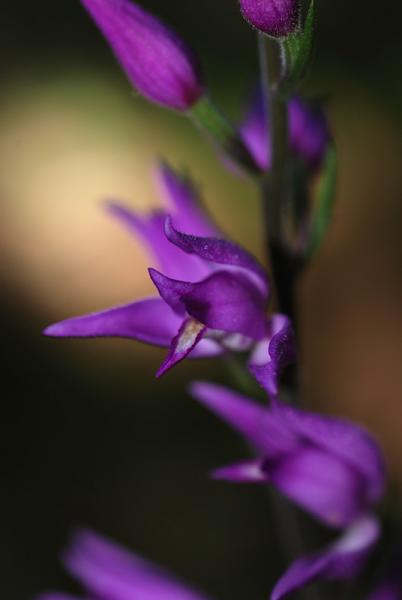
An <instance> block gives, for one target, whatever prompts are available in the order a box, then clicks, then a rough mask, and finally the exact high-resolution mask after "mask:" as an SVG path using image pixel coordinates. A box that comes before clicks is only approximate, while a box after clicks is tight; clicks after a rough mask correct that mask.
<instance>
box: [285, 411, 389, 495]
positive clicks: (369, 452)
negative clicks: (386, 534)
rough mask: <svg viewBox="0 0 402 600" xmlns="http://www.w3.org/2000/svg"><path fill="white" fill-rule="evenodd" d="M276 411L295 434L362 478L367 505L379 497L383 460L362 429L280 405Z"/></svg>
mask: <svg viewBox="0 0 402 600" xmlns="http://www.w3.org/2000/svg"><path fill="white" fill-rule="evenodd" d="M280 411H281V412H282V415H283V417H284V419H285V421H286V422H287V424H288V426H289V427H291V428H292V430H293V431H294V433H295V434H297V435H299V436H301V437H302V438H304V440H306V442H307V443H309V444H312V445H315V446H316V447H319V448H321V449H322V450H325V451H327V452H330V453H331V454H333V455H334V456H336V457H338V458H339V459H340V460H342V461H344V462H345V464H347V465H349V466H350V467H351V468H353V469H355V471H356V473H358V474H360V476H361V477H363V478H364V480H365V486H366V495H367V499H368V501H369V502H372V503H374V502H377V501H378V500H379V499H380V498H381V496H382V495H383V493H384V488H385V479H386V477H385V466H384V459H383V456H382V452H381V449H380V447H379V446H378V444H377V443H376V442H375V441H374V439H373V438H372V437H371V436H370V435H369V434H368V433H367V432H366V431H365V430H364V429H363V428H361V427H359V426H358V425H355V424H354V423H350V422H348V421H345V420H342V419H335V418H333V417H325V416H322V415H318V414H315V413H310V412H306V411H300V410H297V409H295V408H292V407H290V406H285V405H281V407H280Z"/></svg>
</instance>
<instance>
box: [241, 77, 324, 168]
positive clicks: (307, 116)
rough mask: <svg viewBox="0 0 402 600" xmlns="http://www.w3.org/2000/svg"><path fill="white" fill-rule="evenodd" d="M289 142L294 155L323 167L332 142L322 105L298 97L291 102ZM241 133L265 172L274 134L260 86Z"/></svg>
mask: <svg viewBox="0 0 402 600" xmlns="http://www.w3.org/2000/svg"><path fill="white" fill-rule="evenodd" d="M288 111H289V144H290V148H291V150H292V152H293V154H294V155H295V156H297V157H298V158H301V159H303V160H304V162H305V163H306V164H307V166H308V167H309V168H310V169H312V170H315V169H317V168H319V167H320V166H321V163H322V160H323V158H324V156H325V153H326V149H327V147H328V144H329V141H330V132H329V127H328V122H327V119H326V116H325V113H324V111H323V110H322V109H321V108H320V106H318V105H316V104H313V103H309V102H306V101H305V100H302V99H301V98H300V97H299V96H293V98H291V100H290V101H289V105H288ZM240 135H241V137H242V140H243V141H244V143H245V145H246V147H247V148H248V150H249V152H250V153H251V155H252V156H253V158H254V160H255V162H256V163H257V164H258V166H259V167H260V169H261V170H262V171H265V170H267V169H269V168H270V166H271V148H270V147H271V144H269V143H268V142H269V140H268V136H270V135H271V132H270V129H269V124H268V119H267V116H266V114H265V107H264V100H263V94H262V90H261V88H258V90H257V92H256V93H255V94H254V96H253V99H252V102H251V106H250V109H249V111H248V113H247V114H246V118H245V120H244V122H243V124H242V125H241V127H240Z"/></svg>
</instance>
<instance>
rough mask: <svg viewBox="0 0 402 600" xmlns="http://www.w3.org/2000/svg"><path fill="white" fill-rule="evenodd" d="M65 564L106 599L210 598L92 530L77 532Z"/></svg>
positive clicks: (178, 599) (187, 599) (190, 599)
mask: <svg viewBox="0 0 402 600" xmlns="http://www.w3.org/2000/svg"><path fill="white" fill-rule="evenodd" d="M64 563H65V565H66V567H67V569H68V570H69V571H70V573H71V574H72V575H74V576H75V577H76V578H77V579H78V580H79V581H80V582H81V583H82V584H83V585H84V586H85V588H86V589H87V590H88V591H89V592H91V593H92V594H93V595H95V596H96V597H97V598H102V599H103V598H104V599H105V600H106V599H107V600H206V597H205V596H203V595H201V594H199V593H197V592H195V591H192V590H191V589H188V588H187V587H186V586H184V585H183V584H181V583H179V582H177V581H176V580H175V579H173V578H172V577H171V576H170V575H169V574H167V573H166V572H165V571H163V570H162V569H159V568H156V567H154V566H153V565H151V564H150V563H148V562H146V561H145V560H143V559H142V558H140V557H138V556H136V555H135V554H132V553H129V552H128V551H126V550H124V549H123V548H121V547H119V546H118V545H116V544H114V543H112V542H110V541H108V540H106V539H105V538H103V537H101V536H99V535H96V534H94V533H91V532H88V531H81V532H78V534H76V535H75V537H74V538H73V540H72V543H71V545H70V547H69V548H68V549H67V551H66V552H65V554H64Z"/></svg>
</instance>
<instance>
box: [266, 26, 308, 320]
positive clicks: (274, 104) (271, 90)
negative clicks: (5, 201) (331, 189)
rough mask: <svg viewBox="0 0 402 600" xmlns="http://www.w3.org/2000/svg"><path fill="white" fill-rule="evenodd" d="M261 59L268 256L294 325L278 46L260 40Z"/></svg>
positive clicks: (296, 263)
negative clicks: (268, 163)
mask: <svg viewBox="0 0 402 600" xmlns="http://www.w3.org/2000/svg"><path fill="white" fill-rule="evenodd" d="M258 47H259V57H260V66H261V77H262V85H263V95H264V99H265V110H266V118H267V128H268V131H269V136H268V143H269V146H268V147H267V152H268V156H270V157H271V161H270V168H269V169H268V170H267V172H266V174H265V177H264V179H263V205H264V211H265V219H266V231H267V238H268V239H267V252H268V256H269V260H270V262H271V265H272V271H273V278H274V281H275V286H276V291H277V297H278V304H279V308H280V310H281V311H282V312H284V313H286V314H287V315H288V316H289V317H290V318H291V319H292V320H293V322H294V323H295V316H296V315H295V306H294V294H295V281H296V279H297V276H298V274H299V272H300V270H301V266H302V265H301V261H300V259H299V258H297V257H296V256H295V255H294V253H293V252H292V250H291V249H289V248H287V246H286V243H285V239H284V238H285V236H284V214H285V210H286V208H287V207H288V206H289V204H290V203H291V200H292V188H291V173H290V163H289V144H288V137H289V133H288V130H289V122H288V121H289V119H288V108H287V101H286V99H284V97H283V96H282V94H281V93H280V78H281V72H282V64H281V54H280V47H279V45H278V42H276V41H275V40H272V39H269V38H267V37H266V36H263V35H259V36H258Z"/></svg>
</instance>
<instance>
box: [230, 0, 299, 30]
mask: <svg viewBox="0 0 402 600" xmlns="http://www.w3.org/2000/svg"><path fill="white" fill-rule="evenodd" d="M240 8H241V11H242V13H243V16H244V18H245V19H246V20H247V21H248V22H249V23H250V24H251V25H252V26H253V27H256V28H257V29H259V30H260V31H262V32H264V33H267V34H268V35H271V36H273V37H285V36H287V35H289V34H290V33H292V32H293V31H295V29H296V27H297V23H298V17H299V2H298V0H240Z"/></svg>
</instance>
